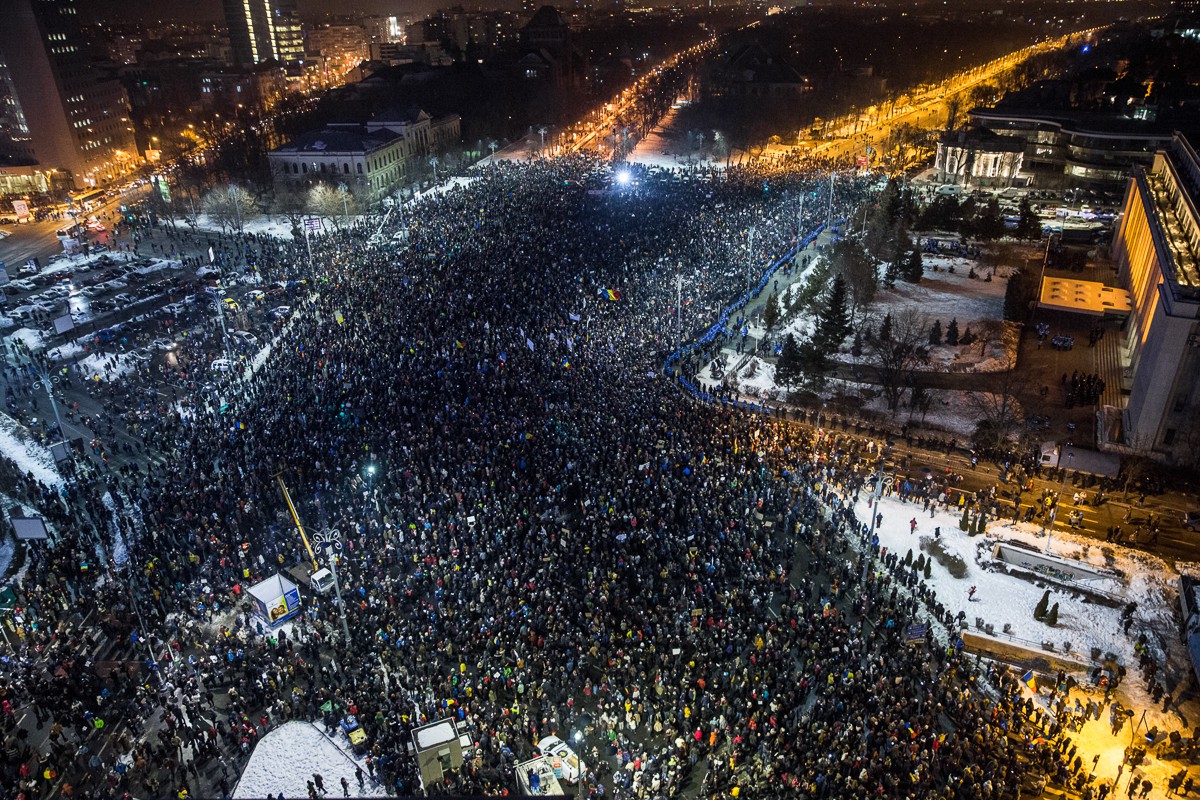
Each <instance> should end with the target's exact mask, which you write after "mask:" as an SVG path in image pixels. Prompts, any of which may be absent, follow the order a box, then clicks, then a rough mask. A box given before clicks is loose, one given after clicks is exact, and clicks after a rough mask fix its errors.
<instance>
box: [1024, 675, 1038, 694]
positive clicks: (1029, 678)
mask: <svg viewBox="0 0 1200 800" xmlns="http://www.w3.org/2000/svg"><path fill="white" fill-rule="evenodd" d="M1021 683H1023V684H1025V685H1026V686H1028V687H1029V688H1030V689H1032V690H1033V691H1035V692H1036V691H1037V678H1035V677H1034V675H1033V670H1029V672H1026V673H1025V674H1024V675H1022V676H1021Z"/></svg>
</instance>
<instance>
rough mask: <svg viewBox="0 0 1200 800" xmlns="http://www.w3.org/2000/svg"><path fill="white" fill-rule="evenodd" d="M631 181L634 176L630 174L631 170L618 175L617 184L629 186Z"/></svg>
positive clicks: (624, 170) (625, 170)
mask: <svg viewBox="0 0 1200 800" xmlns="http://www.w3.org/2000/svg"><path fill="white" fill-rule="evenodd" d="M631 180H633V176H632V175H630V174H629V170H627V169H623V170H621V171H620V172H618V173H617V183H618V184H620V185H621V186H628V185H629V182H630V181H631Z"/></svg>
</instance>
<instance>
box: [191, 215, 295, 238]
mask: <svg viewBox="0 0 1200 800" xmlns="http://www.w3.org/2000/svg"><path fill="white" fill-rule="evenodd" d="M196 227H197V228H198V229H200V230H203V231H220V230H221V223H220V222H217V221H216V220H214V219H212V218H211V217H210V216H209V215H208V214H199V215H197V217H196ZM243 228H244V229H245V232H246V233H253V234H265V235H267V236H275V237H277V238H279V239H289V240H290V239H291V238H292V223H290V222H288V219H287V217H272V216H270V215H263V216H261V217H255V218H254V219H250V220H246V222H245V223H244V225H243Z"/></svg>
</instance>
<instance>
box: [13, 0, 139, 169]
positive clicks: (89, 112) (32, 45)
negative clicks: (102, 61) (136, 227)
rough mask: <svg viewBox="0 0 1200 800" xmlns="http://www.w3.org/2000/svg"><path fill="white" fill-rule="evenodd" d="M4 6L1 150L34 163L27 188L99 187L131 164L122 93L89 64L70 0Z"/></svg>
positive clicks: (24, 0)
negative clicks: (33, 177)
mask: <svg viewBox="0 0 1200 800" xmlns="http://www.w3.org/2000/svg"><path fill="white" fill-rule="evenodd" d="M5 10H6V13H5V15H4V24H3V25H0V155H2V156H3V157H4V158H6V159H7V160H10V161H14V162H17V163H22V164H25V165H26V166H27V167H29V166H31V167H32V169H33V170H34V175H35V176H39V177H37V179H36V180H34V181H33V182H32V183H31V185H30V188H31V189H33V190H38V189H39V186H40V185H45V186H46V190H47V191H48V190H50V188H51V187H53V190H54V191H57V190H59V189H62V188H70V187H74V188H83V187H86V186H100V185H104V184H106V183H109V182H111V181H114V180H116V179H117V178H119V177H120V176H122V175H124V174H126V173H128V172H129V171H130V170H132V169H133V168H134V167H136V166H137V165H138V164H139V163H140V159H139V157H138V153H137V149H136V144H135V142H134V138H133V125H132V123H131V122H130V120H129V100H128V97H127V96H126V94H125V90H124V89H123V88H122V87H121V85H120V83H118V82H117V81H115V80H106V79H102V78H101V76H100V75H99V74H98V73H97V72H96V70H95V69H94V68H93V66H92V63H91V60H90V59H89V58H88V56H87V54H86V52H85V45H84V41H83V36H82V34H81V32H80V24H79V16H78V10H77V8H76V3H75V0H9V1H8V2H7V3H6V4H5ZM9 188H12V187H9Z"/></svg>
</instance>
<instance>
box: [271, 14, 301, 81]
mask: <svg viewBox="0 0 1200 800" xmlns="http://www.w3.org/2000/svg"><path fill="white" fill-rule="evenodd" d="M271 20H272V24H274V26H275V58H276V59H277V60H278V61H279V62H280V63H281V64H283V65H284V66H285V67H298V66H301V65H303V64H304V28H303V27H302V26H301V24H300V15H299V14H298V13H297V11H296V0H272V2H271Z"/></svg>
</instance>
